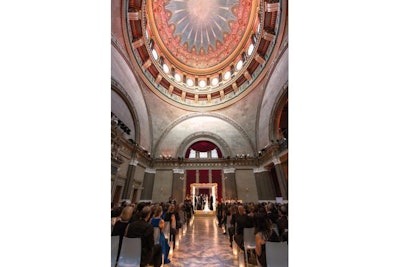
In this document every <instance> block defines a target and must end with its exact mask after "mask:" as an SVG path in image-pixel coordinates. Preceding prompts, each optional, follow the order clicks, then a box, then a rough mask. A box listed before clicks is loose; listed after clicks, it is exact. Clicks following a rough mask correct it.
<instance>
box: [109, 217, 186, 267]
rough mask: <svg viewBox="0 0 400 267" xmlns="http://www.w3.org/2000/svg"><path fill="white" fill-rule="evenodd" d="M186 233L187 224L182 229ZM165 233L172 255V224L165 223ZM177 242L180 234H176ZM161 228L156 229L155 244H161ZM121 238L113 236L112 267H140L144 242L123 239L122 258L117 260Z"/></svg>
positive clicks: (135, 239)
mask: <svg viewBox="0 0 400 267" xmlns="http://www.w3.org/2000/svg"><path fill="white" fill-rule="evenodd" d="M181 230H182V233H185V232H186V224H184V225H183V228H182V229H181ZM163 233H164V235H165V239H167V241H168V243H169V244H170V247H171V248H170V255H172V254H173V245H172V243H171V237H170V222H165V225H164V230H163ZM176 239H177V240H175V242H179V232H178V233H177V234H176ZM159 240H160V228H156V227H155V228H154V243H155V244H159ZM118 246H119V236H111V267H128V266H129V267H136V266H140V257H141V250H142V241H141V239H140V238H128V237H123V240H122V245H121V252H120V256H119V258H118V259H117V255H118ZM162 266H164V255H162Z"/></svg>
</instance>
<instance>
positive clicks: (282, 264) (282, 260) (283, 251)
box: [265, 241, 288, 267]
mask: <svg viewBox="0 0 400 267" xmlns="http://www.w3.org/2000/svg"><path fill="white" fill-rule="evenodd" d="M265 254H266V257H267V267H287V266H288V243H287V242H268V241H267V242H265Z"/></svg>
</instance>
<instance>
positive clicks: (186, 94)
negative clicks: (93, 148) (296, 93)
mask: <svg viewBox="0 0 400 267" xmlns="http://www.w3.org/2000/svg"><path fill="white" fill-rule="evenodd" d="M287 18H288V15H287V1H279V0H272V1H271V0H269V1H251V0H188V1H181V0H154V1H140V0H116V1H112V27H111V30H112V47H111V48H112V49H111V56H112V58H111V67H112V70H111V74H112V77H111V78H112V103H111V109H112V113H113V114H114V115H115V116H116V117H117V118H118V119H120V120H121V121H123V123H124V125H126V128H128V129H129V130H130V131H129V132H128V133H126V138H127V139H132V140H135V142H137V143H139V144H140V145H141V146H142V147H144V148H145V149H146V150H147V151H149V152H150V154H151V155H152V156H153V157H156V156H157V155H160V154H169V155H173V156H174V157H180V156H182V155H183V153H185V151H186V149H187V148H188V147H189V146H190V144H192V143H194V142H196V141H200V140H209V141H212V142H213V143H215V144H217V145H218V146H220V147H221V150H222V151H225V153H230V154H231V155H236V154H243V153H244V154H251V155H257V153H258V151H259V150H260V149H261V148H263V147H266V146H267V145H269V144H270V143H271V139H272V140H273V139H274V138H275V137H278V135H279V134H280V133H279V131H278V130H279V127H280V125H284V124H286V128H287V119H282V114H283V118H287V99H288V52H287V46H288V40H287ZM224 156H229V155H224Z"/></svg>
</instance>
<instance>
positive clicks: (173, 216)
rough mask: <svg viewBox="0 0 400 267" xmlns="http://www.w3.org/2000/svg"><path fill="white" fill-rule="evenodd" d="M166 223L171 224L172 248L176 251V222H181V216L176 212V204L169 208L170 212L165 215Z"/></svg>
mask: <svg viewBox="0 0 400 267" xmlns="http://www.w3.org/2000/svg"><path fill="white" fill-rule="evenodd" d="M164 221H165V222H170V224H169V226H170V231H169V234H170V236H169V240H171V241H172V247H173V248H174V249H175V237H176V234H177V230H176V222H177V221H180V217H179V214H178V213H177V212H176V210H175V205H174V204H171V205H170V206H169V207H168V211H167V213H165V217H164Z"/></svg>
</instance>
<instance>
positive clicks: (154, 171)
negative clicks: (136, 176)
mask: <svg viewBox="0 0 400 267" xmlns="http://www.w3.org/2000/svg"><path fill="white" fill-rule="evenodd" d="M144 172H145V173H156V170H155V169H150V168H146V169H145V170H144Z"/></svg>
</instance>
